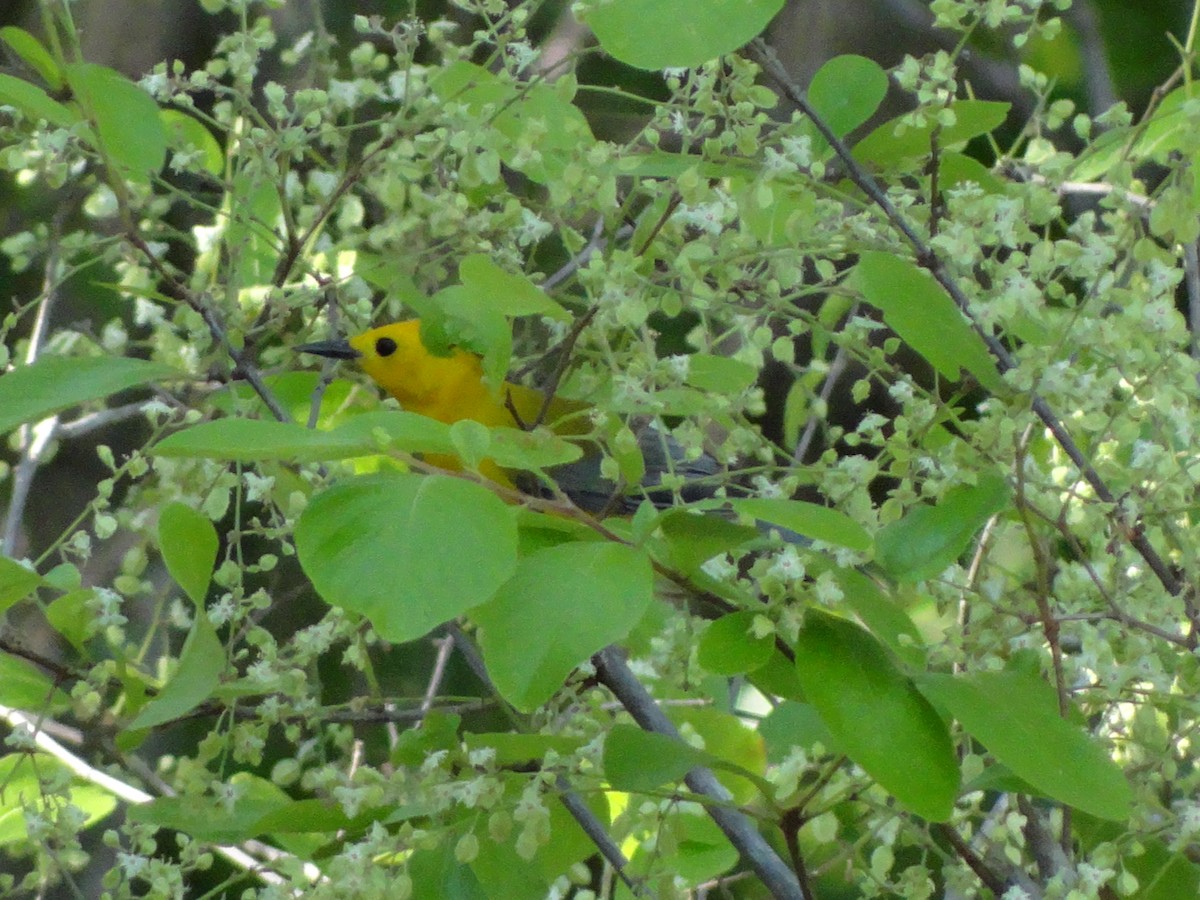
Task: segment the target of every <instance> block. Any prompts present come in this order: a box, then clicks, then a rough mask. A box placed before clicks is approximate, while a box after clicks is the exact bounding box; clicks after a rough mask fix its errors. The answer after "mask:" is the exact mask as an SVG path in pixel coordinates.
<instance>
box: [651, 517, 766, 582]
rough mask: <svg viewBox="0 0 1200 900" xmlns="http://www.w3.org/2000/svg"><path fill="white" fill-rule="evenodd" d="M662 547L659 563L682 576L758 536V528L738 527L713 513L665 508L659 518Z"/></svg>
mask: <svg viewBox="0 0 1200 900" xmlns="http://www.w3.org/2000/svg"><path fill="white" fill-rule="evenodd" d="M659 527H660V528H661V530H662V534H663V538H664V546H663V550H662V556H663V557H664V559H663V562H665V563H666V564H668V565H670V566H672V567H673V568H675V569H678V570H679V571H681V572H684V573H688V574H690V573H693V572H696V571H698V570H699V569H700V567H701V566H702V565H704V563H706V562H708V560H710V559H712V558H713V557H714V556H717V555H719V554H721V553H726V552H728V551H730V550H733V549H734V548H736V547H740V546H742V545H743V544H747V543H749V542H750V541H753V540H755V539H757V538H758V537H759V533H758V529H756V528H752V527H750V526H749V525H738V524H737V523H736V522H730V521H727V520H726V519H723V518H721V517H720V516H719V515H715V514H708V515H706V514H704V513H701V512H697V511H696V510H691V509H669V510H667V511H666V512H664V513H663V514H662V516H661V517H660V518H659Z"/></svg>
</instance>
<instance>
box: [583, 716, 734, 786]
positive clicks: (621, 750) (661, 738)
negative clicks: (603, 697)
mask: <svg viewBox="0 0 1200 900" xmlns="http://www.w3.org/2000/svg"><path fill="white" fill-rule="evenodd" d="M712 762H713V759H712V757H711V756H710V755H709V754H707V753H705V752H704V751H703V750H697V749H696V748H695V747H693V746H691V745H690V744H685V743H684V742H683V741H681V740H679V739H678V738H673V737H668V736H667V735H665V734H653V733H650V732H646V731H642V730H641V729H640V728H637V727H636V726H633V725H616V726H614V727H613V729H612V730H611V731H610V732H609V733H608V736H607V737H606V738H605V739H604V776H605V778H607V779H608V783H609V784H611V785H612V786H613V787H614V788H616V789H617V790H618V791H652V790H654V789H655V788H657V787H661V786H662V785H664V784H670V783H673V782H676V781H682V780H683V776H684V775H686V774H687V773H688V772H690V771H691V770H692V769H694V768H695V767H696V766H707V765H709V764H711V763H712Z"/></svg>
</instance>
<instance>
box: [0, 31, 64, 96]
mask: <svg viewBox="0 0 1200 900" xmlns="http://www.w3.org/2000/svg"><path fill="white" fill-rule="evenodd" d="M0 40H2V41H4V43H6V44H8V46H9V47H10V48H11V49H12V51H13V53H15V54H17V56H19V57H21V59H22V60H23V61H24V62H25V64H26V65H27V66H29V67H30V68H31V69H33V70H34V71H35V72H37V73H38V74H39V75H40V76H42V80H43V81H44V82H46V84H48V85H49V86H50V88H51V89H52V90H55V91H57V90H60V89H61V88H62V86H63V79H62V73H61V72H59V70H58V63H56V62H55V61H54V57H53V56H51V55H50V51H49V50H47V49H46V48H45V47H43V46H42V44H41V42H40V41H39V40H38V39H37V38H35V37H34V36H33V35H32V34H30V33H29V32H28V31H25V30H24V29H21V28H17V27H16V26H15V25H9V26H7V27H5V28H0Z"/></svg>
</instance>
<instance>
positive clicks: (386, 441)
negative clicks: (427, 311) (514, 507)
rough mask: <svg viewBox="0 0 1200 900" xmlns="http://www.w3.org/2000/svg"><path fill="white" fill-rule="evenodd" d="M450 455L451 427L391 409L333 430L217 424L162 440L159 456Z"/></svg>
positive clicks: (310, 458)
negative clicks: (398, 452)
mask: <svg viewBox="0 0 1200 900" xmlns="http://www.w3.org/2000/svg"><path fill="white" fill-rule="evenodd" d="M389 447H392V448H396V449H400V450H406V451H408V452H410V453H449V452H451V450H452V447H453V445H452V444H451V442H450V434H449V430H448V428H447V426H446V425H445V424H444V423H442V422H437V421H434V420H433V419H430V418H429V417H428V416H421V415H417V414H416V413H410V412H400V411H397V410H386V411H379V412H371V413H365V414H363V415H361V416H355V417H354V418H353V419H351V420H350V421H348V422H346V424H344V425H341V426H339V427H337V428H335V429H333V430H332V431H315V430H313V429H310V428H304V427H303V426H301V425H296V424H294V423H291V422H275V421H272V420H269V419H217V420H215V421H213V422H201V423H199V424H197V425H193V426H192V427H191V428H187V429H184V430H183V431H177V432H176V433H175V434H172V435H170V436H168V437H166V438H164V439H163V440H161V441H159V442H158V443H157V444H156V445H155V446H154V449H153V451H152V452H153V453H154V454H155V455H156V456H180V457H188V458H203V459H220V460H227V461H230V462H234V461H236V462H267V461H270V460H276V461H281V462H284V461H288V462H291V461H294V462H326V461H329V460H335V459H350V458H352V457H355V456H369V455H371V454H374V453H382V452H384V451H385V450H387V449H388V448H389Z"/></svg>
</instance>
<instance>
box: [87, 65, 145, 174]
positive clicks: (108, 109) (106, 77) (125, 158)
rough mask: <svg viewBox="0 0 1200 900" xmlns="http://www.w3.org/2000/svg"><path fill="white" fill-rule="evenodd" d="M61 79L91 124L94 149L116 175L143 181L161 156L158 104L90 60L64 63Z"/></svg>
mask: <svg viewBox="0 0 1200 900" xmlns="http://www.w3.org/2000/svg"><path fill="white" fill-rule="evenodd" d="M66 75H67V81H68V83H69V84H70V85H71V90H72V91H73V92H74V94H75V96H76V97H77V98H78V100H79V104H80V106H81V107H83V109H84V111H85V113H86V114H87V116H88V118H90V119H91V120H92V123H93V124H94V125H95V126H96V134H97V143H98V144H99V147H98V149H99V150H100V152H101V153H103V154H104V156H105V158H106V159H107V160H108V161H109V162H111V163H114V164H116V166H117V167H118V168H119V169H120V170H121V172H122V174H123V175H125V176H128V177H134V178H138V179H145V178H146V176H148V175H156V174H158V171H159V170H160V169H161V168H162V167H163V163H164V162H166V159H167V131H166V129H165V128H164V127H163V123H162V119H161V118H159V115H158V104H157V103H155V102H154V99H153V98H152V97H151V96H150V95H149V94H147V93H146V92H145V91H143V90H142V89H141V88H140V87H138V86H137V85H136V84H134V83H133V82H132V81H130V80H129V79H128V78H126V77H125V76H124V75H122V74H121V73H120V72H118V71H116V70H115V69H110V68H108V67H106V66H98V65H96V64H94V63H76V64H74V65H71V66H68V67H67V72H66Z"/></svg>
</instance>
